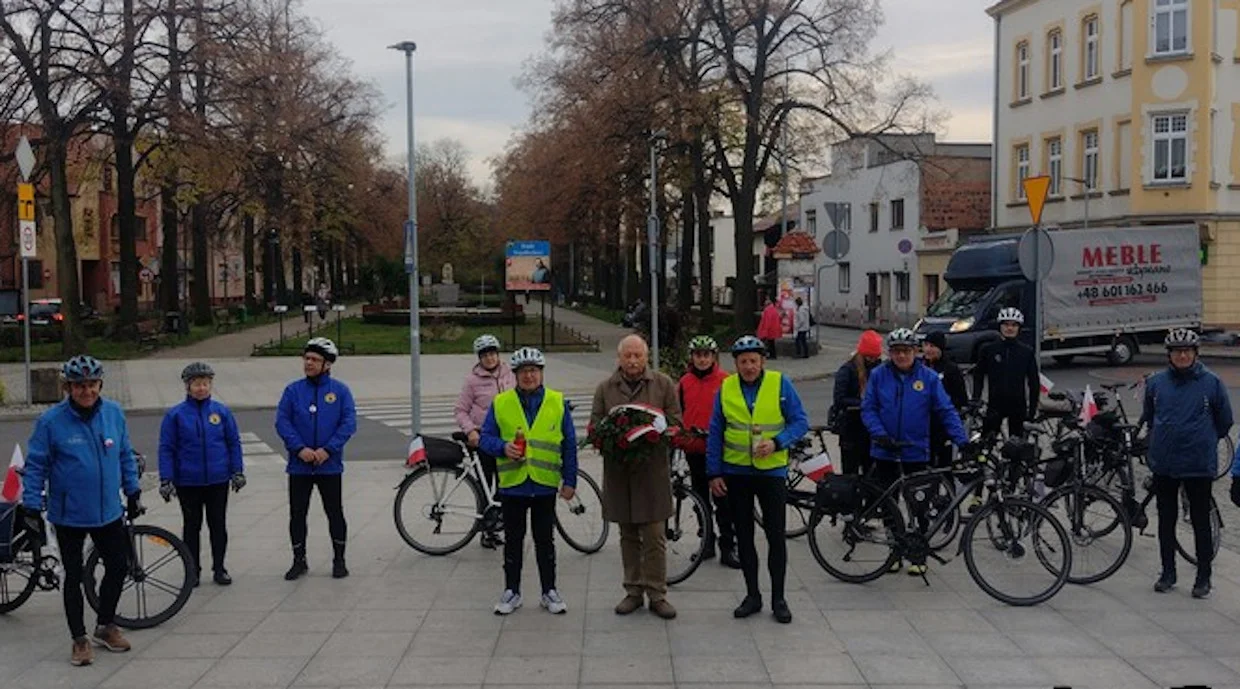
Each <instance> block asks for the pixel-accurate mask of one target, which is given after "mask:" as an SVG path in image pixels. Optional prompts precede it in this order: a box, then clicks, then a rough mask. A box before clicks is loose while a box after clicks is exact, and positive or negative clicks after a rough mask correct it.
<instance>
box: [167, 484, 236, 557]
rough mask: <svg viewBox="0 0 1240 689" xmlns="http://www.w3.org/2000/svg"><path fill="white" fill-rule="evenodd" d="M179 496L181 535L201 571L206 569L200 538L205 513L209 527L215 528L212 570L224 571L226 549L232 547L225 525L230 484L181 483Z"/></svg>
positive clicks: (212, 542) (212, 546)
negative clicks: (191, 484)
mask: <svg viewBox="0 0 1240 689" xmlns="http://www.w3.org/2000/svg"><path fill="white" fill-rule="evenodd" d="M177 498H178V499H179V500H180V501H181V536H182V538H183V539H184V540H185V545H186V547H188V548H189V552H190V554H191V555H193V556H194V564H195V565H196V566H197V569H198V571H199V572H201V571H202V556H201V555H200V550H201V545H200V543H201V539H200V538H199V537H200V535H201V534H202V516H203V513H204V512H205V513H206V515H207V528H208V529H210V531H211V571H213V572H222V571H224V551H226V550H227V549H228V528H227V527H226V526H225V525H224V512H225V511H226V510H227V509H228V483H227V482H225V483H217V484H214V485H210V486H177Z"/></svg>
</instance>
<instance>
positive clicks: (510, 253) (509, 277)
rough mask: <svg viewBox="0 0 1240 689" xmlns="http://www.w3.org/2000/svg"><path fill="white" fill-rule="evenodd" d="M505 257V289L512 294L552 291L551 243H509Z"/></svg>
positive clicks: (536, 241)
mask: <svg viewBox="0 0 1240 689" xmlns="http://www.w3.org/2000/svg"><path fill="white" fill-rule="evenodd" d="M504 256H505V261H504V288H505V289H507V290H509V291H512V292H526V291H549V290H550V289H551V242H548V241H538V240H535V241H514V242H508V246H507V247H506V248H505V251H504Z"/></svg>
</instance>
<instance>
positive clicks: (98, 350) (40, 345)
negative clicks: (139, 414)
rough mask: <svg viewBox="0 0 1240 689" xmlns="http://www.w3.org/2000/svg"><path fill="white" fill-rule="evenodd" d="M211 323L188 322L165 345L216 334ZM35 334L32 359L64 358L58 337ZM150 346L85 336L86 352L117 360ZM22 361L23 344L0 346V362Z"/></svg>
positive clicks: (134, 355) (142, 352) (133, 356)
mask: <svg viewBox="0 0 1240 689" xmlns="http://www.w3.org/2000/svg"><path fill="white" fill-rule="evenodd" d="M215 334H216V333H215V327H214V326H197V325H195V326H191V327H190V330H189V334H188V335H185V336H184V337H169V338H168V339H166V340H165V341H164V342H165V343H164V345H163V346H164V347H183V346H185V345H189V344H194V343H195V342H201V341H203V340H205V339H207V338H210V337H213V336H214V335H215ZM33 338H34V334H33V333H31V342H30V360H31V361H63V360H64V359H65V355H64V354H63V353H62V352H61V343H60V341H59V340H57V341H55V342H36V341H34V339H33ZM151 351H152V350H151V349H150V348H146V349H143V348H140V347H138V343H137V341H135V340H111V339H108V338H105V337H91V338H87V340H86V351H85V353H86V354H89V355H91V356H93V357H95V358H96V359H105V360H118V359H140V358H142V357H144V356H146V355H148V354H150V353H151ZM21 361H25V348H24V347H23V346H22V345H21V344H18V345H17V346H12V347H10V346H6V347H0V363H14V362H21Z"/></svg>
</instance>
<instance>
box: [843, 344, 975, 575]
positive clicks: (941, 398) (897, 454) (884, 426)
mask: <svg viewBox="0 0 1240 689" xmlns="http://www.w3.org/2000/svg"><path fill="white" fill-rule="evenodd" d="M917 344H918V343H917V335H916V334H915V333H914V332H913V331H912V330H909V329H908V328H896V329H895V330H893V331H891V333H890V334H888V335H887V353H888V357H889V358H888V360H887V362H886V363H884V364H881V365H879V366H878V367H877V368H875V369H874V372H873V373H871V374H870V380H869V382H868V383H867V384H866V389H865V394H864V395H863V396H862V397H861V420H862V422H864V423H865V427H866V430H868V431H869V432H870V454H871V455H873V457H874V460H875V461H874V478H875V479H876V480H877V481H878V482H879V483H880V484H882V485H884V486H889V485H891V484H892V483H894V482H896V481H897V480H898V479H899V478H900V476H902V475H903V474H905V473H912V472H915V471H924V470H925V469H926V468H927V467H929V462H930V459H931V452H930V416H931V415H932V414H933V415H934V417H935V418H936V419H937V420H938V422H939V424H940V427H941V428H942V429H943V430H944V432H945V433H946V434H947V437H948V438H949V439H950V440H951V441H952V443H953V444H955V445H956V447H958V448H961V449H962V450H965V449H967V448H968V446H969V437H968V435H967V434H966V433H965V430H964V425H963V424H961V422H960V415H959V414H957V413H956V407H955V406H954V405H953V404H952V400H951V397H949V396H948V394H947V390H946V389H945V388H944V387H943V381H942V380H940V379H939V374H938V373H937V372H936V371H935V370H934V369H932V368H930V367H928V366H926V365H925V364H923V363H922V362H921V361H919V360H918V359H917ZM925 571H926V566H925V564H924V563H920V562H915V563H913V564H912V565H910V567H909V574H912V575H920V574H924V573H925Z"/></svg>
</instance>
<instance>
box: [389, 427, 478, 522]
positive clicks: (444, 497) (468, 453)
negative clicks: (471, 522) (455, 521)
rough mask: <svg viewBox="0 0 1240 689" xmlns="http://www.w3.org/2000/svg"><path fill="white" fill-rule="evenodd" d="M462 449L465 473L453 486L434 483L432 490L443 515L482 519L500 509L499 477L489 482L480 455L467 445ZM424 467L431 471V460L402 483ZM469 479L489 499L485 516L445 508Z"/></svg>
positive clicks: (437, 506)
mask: <svg viewBox="0 0 1240 689" xmlns="http://www.w3.org/2000/svg"><path fill="white" fill-rule="evenodd" d="M458 444H459V443H458ZM462 447H464V449H465V458H464V460H463V461H462V462H461V464H460V465H458V466H460V467H461V468H462V469H463V471H462V472H461V474H460V475H459V476H457V477H456V480H455V481H454V482H452V484H451V486H449V485H448V484H447V482H445V483H444V485H443V486H442V487H441V486H439V485H437V484H436V483H435V482H434V481H432V482H431V488H432V489H433V490H434V493H435V507H436V509H438V510H439V511H440V512H442V513H443V514H458V515H463V516H469V517H473V518H474V519H482V518H483V516H484V514H485V512H487V511H490V510H491V508H494V507H499V501H498V500H496V498H495V496H496V495H497V490H498V483H499V477H498V476H496V479H495V481H494V482H492V481H488V480H487V477H486V474H485V472H483V471H482V460H480V459H478V453H477V452H475V451H474V450H473V448H471V447H468V446H465V445H462ZM424 467H425V470H426V471H429V470H430V460H429V459H427V460H423V461H422V462H420V463H419V464H418V466H416V467H414V468H413V469H412V470H411V471H409V472H407V473H406V474H405V477H404V478H402V479H401V483H404V481H405V480H406V479H407V478H408V477H409V475H410V474H412V473H414V472H417V471H423V470H424ZM469 477H473V479H474V480H475V481H477V482H478V485H480V486H482V494H483V495H484V496H485V497H486V499H487V504H486V507H485V509H484V510H483V512H484V514H478V513H477V512H472V513H467V512H464V511H462V510H459V509H456V508H453V507H444V506H443V505H444V503H446V502H448V501H449V500H451V498H452V496H453V495H455V494H456V491H457V490H459V489H460V487H461V485H462V484H464V483H465V482H466V481H467V480H469ZM400 485H401V484H400V483H398V484H396V488H400Z"/></svg>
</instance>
